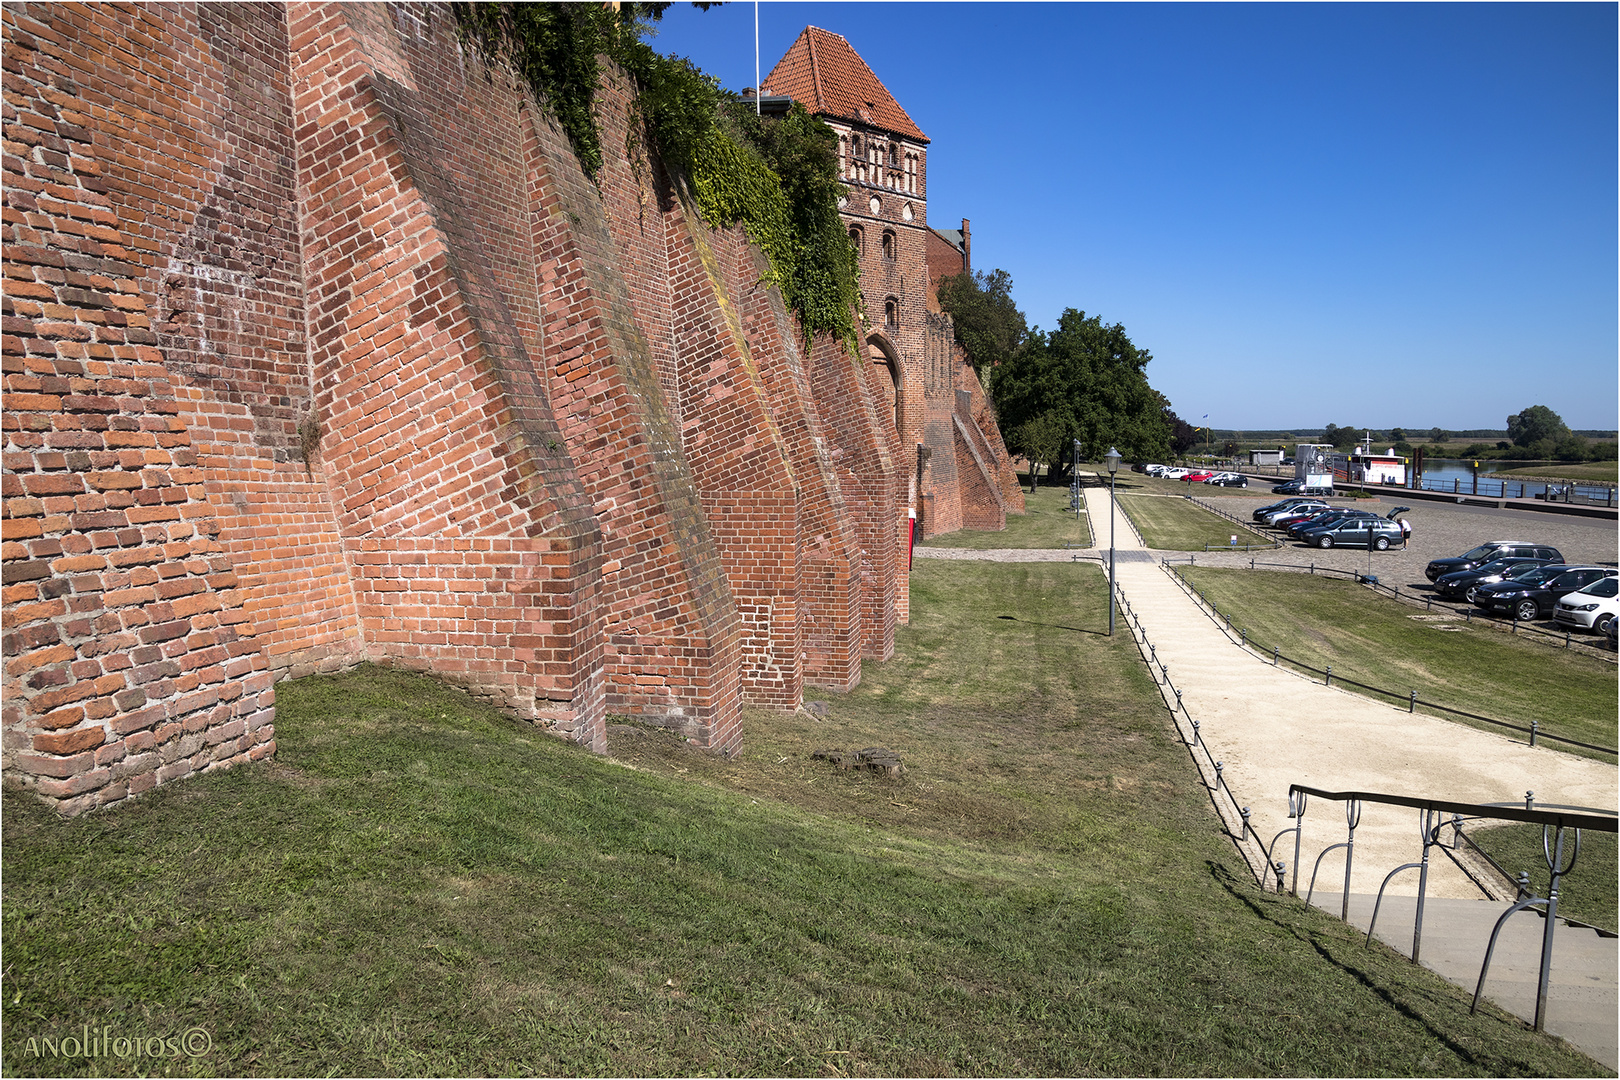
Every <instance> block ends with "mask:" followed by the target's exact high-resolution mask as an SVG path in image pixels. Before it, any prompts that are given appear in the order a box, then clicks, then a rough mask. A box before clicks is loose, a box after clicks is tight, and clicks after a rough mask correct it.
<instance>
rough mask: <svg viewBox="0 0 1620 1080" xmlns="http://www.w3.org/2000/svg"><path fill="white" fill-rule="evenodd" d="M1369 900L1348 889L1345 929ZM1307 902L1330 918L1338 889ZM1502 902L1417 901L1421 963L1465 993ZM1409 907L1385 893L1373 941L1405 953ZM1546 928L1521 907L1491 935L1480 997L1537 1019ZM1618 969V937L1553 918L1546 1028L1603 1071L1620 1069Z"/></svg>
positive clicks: (1359, 918) (1363, 922)
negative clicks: (1493, 940) (1493, 944)
mask: <svg viewBox="0 0 1620 1080" xmlns="http://www.w3.org/2000/svg"><path fill="white" fill-rule="evenodd" d="M1374 899H1375V897H1373V896H1372V895H1369V894H1364V893H1351V894H1350V924H1351V925H1352V926H1356V927H1358V928H1360V929H1361V930H1362V931H1366V929H1367V924H1368V923H1369V922H1370V921H1371V918H1372V911H1373V901H1374ZM1311 903H1312V904H1314V905H1315V906H1317V907H1320V908H1322V909H1323V910H1325V911H1328V912H1330V913H1332V914H1333V915H1334V916H1335V917H1337V916H1338V914H1339V911H1340V896H1339V894H1338V893H1321V892H1318V893H1317V894H1316V895H1315V896H1313V897H1312V898H1311ZM1508 907H1509V905H1508V904H1506V903H1503V902H1499V901H1494V900H1450V899H1436V898H1433V897H1431V898H1429V899H1428V900H1427V901H1425V902H1424V905H1423V939H1422V944H1421V947H1420V949H1419V958H1420V959H1421V961H1422V963H1423V966H1424V967H1426V968H1428V969H1430V970H1431V971H1433V972H1435V973H1436V974H1438V975H1440V976H1441V977H1442V978H1444V979H1446V980H1447V981H1449V982H1452V983H1455V984H1456V985H1458V986H1460V987H1462V988H1463V989H1464V990H1466V991H1467V992H1468V993H1469V994H1470V995H1472V994H1473V992H1474V987H1475V985H1476V984H1477V983H1478V981H1479V968H1480V964H1481V963H1483V962H1484V959H1485V948H1486V946H1487V945H1488V944H1489V943H1490V938H1491V928H1492V927H1493V926H1495V925H1496V920H1497V919H1498V918H1500V917H1501V914H1502V912H1504V911H1506V910H1507V909H1508ZM1416 911H1417V898H1416V897H1415V896H1390V895H1386V896H1385V897H1384V902H1383V905H1382V907H1380V908H1379V910H1378V929H1377V933H1376V937H1377V938H1378V940H1379V941H1382V942H1383V943H1384V944H1386V945H1388V946H1390V947H1391V948H1393V949H1395V950H1396V951H1397V952H1400V953H1402V954H1404V955H1406V956H1410V955H1412V921H1413V919H1414V917H1415V915H1416ZM1545 926H1546V922H1545V920H1543V919H1542V917H1541V915H1540V914H1539V913H1538V912H1536V911H1521V912H1519V913H1518V914H1516V915H1514V916H1513V917H1512V918H1511V919H1509V920H1508V921H1507V924H1506V925H1505V926H1503V928H1502V933H1501V935H1500V936H1499V937H1498V938H1497V939H1496V951H1495V952H1494V953H1492V955H1491V969H1490V972H1489V974H1488V975H1487V976H1486V979H1485V992H1484V994H1483V997H1484V998H1488V999H1489V1000H1490V1001H1492V1002H1494V1003H1495V1004H1496V1005H1497V1006H1499V1007H1500V1008H1502V1009H1505V1010H1506V1011H1508V1012H1510V1013H1512V1014H1513V1015H1515V1016H1517V1017H1519V1018H1521V1019H1522V1020H1524V1021H1525V1022H1526V1023H1534V1022H1535V1018H1536V979H1537V976H1538V975H1539V973H1540V970H1541V938H1542V931H1543V929H1544V928H1545ZM1617 970H1620V939H1616V938H1614V937H1611V936H1605V935H1601V934H1599V933H1598V932H1597V931H1595V930H1593V929H1591V928H1589V927H1584V926H1571V925H1570V924H1568V923H1566V922H1564V920H1562V919H1559V920H1558V927H1557V932H1556V933H1555V934H1554V935H1553V959H1552V973H1551V979H1550V980H1549V985H1548V990H1547V1019H1546V1024H1545V1027H1546V1029H1547V1031H1548V1032H1550V1033H1551V1034H1553V1035H1557V1036H1559V1037H1560V1038H1562V1039H1564V1040H1565V1041H1566V1042H1568V1043H1569V1044H1570V1045H1571V1046H1574V1047H1575V1048H1576V1049H1578V1050H1580V1051H1581V1052H1582V1053H1584V1054H1586V1055H1587V1056H1589V1057H1591V1058H1592V1059H1593V1060H1595V1061H1598V1062H1600V1063H1602V1064H1603V1065H1605V1066H1607V1067H1608V1068H1610V1069H1616V1068H1620V1045H1617V1044H1620V1039H1617V1028H1620V1021H1617V1016H1620V987H1617V980H1616V972H1617Z"/></svg>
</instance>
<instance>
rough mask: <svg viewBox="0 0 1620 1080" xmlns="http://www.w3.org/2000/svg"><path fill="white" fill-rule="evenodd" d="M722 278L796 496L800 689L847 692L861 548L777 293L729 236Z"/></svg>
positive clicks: (793, 329) (857, 634)
mask: <svg viewBox="0 0 1620 1080" xmlns="http://www.w3.org/2000/svg"><path fill="white" fill-rule="evenodd" d="M730 241H731V242H730V244H729V249H730V259H729V260H728V265H727V267H726V270H727V279H728V289H729V292H730V295H731V296H732V297H733V298H734V299H735V300H736V302H737V303H738V307H739V311H740V314H741V317H742V323H743V332H744V334H745V336H746V338H747V341H748V345H749V352H750V355H751V357H752V359H753V361H754V363H755V365H756V368H757V370H758V372H759V377H760V382H761V384H762V386H763V387H764V388H765V391H766V393H767V394H768V395H769V397H770V404H771V411H772V415H773V417H774V420H775V423H776V426H777V430H778V431H780V432H781V435H782V439H783V441H784V442H785V444H786V446H787V448H788V454H789V456H790V459H791V460H790V466H791V469H792V472H793V477H794V480H795V482H796V483H797V485H798V489H799V505H798V535H797V538H796V547H797V552H798V583H799V584H798V613H799V622H800V641H801V644H800V648H801V649H802V652H803V657H804V661H803V672H804V682H805V683H806V684H808V685H811V686H817V687H821V688H823V689H828V690H837V691H848V690H851V689H853V688H854V687H855V686H856V685H857V684H858V683H859V682H860V678H861V652H862V638H863V635H862V632H861V592H860V564H861V550H860V539H859V537H858V535H857V532H856V525H855V521H854V518H853V516H852V514H851V513H850V511H849V508H848V507H846V505H845V504H844V496H843V491H842V489H841V487H840V485H839V482H838V474H837V470H836V469H835V467H834V465H833V461H832V458H831V456H830V454H829V453H828V447H827V437H826V432H825V429H824V427H823V425H822V422H821V418H820V416H819V415H818V414H817V412H816V410H815V406H814V402H813V400H812V397H811V393H810V375H809V372H808V370H807V369H806V366H805V362H804V353H803V351H802V349H801V345H802V343H803V333H802V331H801V329H800V327H799V325H798V323H797V322H796V321H795V320H793V319H792V318H791V317H790V316H789V315H788V314H787V312H786V310H785V309H784V308H783V306H782V298H781V294H780V293H779V292H777V291H776V290H775V289H772V288H767V287H766V286H765V285H763V284H762V283H761V282H762V280H763V279H764V277H765V271H766V269H767V263H766V261H765V259H764V257H763V255H761V254H760V252H759V250H758V249H757V248H754V247H752V246H751V245H748V244H746V243H743V242H741V238H740V237H739V236H738V235H737V234H736V233H735V232H733V233H732V234H731V236H730Z"/></svg>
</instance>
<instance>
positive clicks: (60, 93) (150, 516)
mask: <svg viewBox="0 0 1620 1080" xmlns="http://www.w3.org/2000/svg"><path fill="white" fill-rule="evenodd" d="M106 14H107V12H106V11H105V9H101V8H94V7H91V8H72V9H70V8H66V7H59V6H56V5H41V6H36V5H24V4H12V5H8V6H7V7H6V8H5V11H4V14H3V18H4V28H5V44H6V52H5V56H6V59H5V64H6V96H5V104H4V112H3V120H4V127H5V140H6V142H5V163H4V167H5V240H6V247H5V296H4V349H3V353H4V378H5V391H6V394H5V409H4V422H3V431H4V438H5V458H4V464H5V473H4V543H3V555H0V559H3V567H4V609H5V621H4V634H3V652H4V658H5V668H4V673H3V676H0V690H3V697H4V706H3V723H4V741H3V748H4V764H5V768H6V771H7V772H8V774H10V775H12V776H14V777H16V778H17V779H19V780H21V781H22V782H23V783H24V784H26V785H27V786H29V787H31V788H32V789H33V790H34V791H36V792H37V793H39V794H40V795H42V796H45V797H47V798H51V799H56V800H59V801H60V805H61V806H62V808H63V809H64V810H66V811H69V812H76V811H79V810H83V809H87V808H89V807H92V806H97V805H103V804H106V803H110V802H116V801H118V800H120V799H123V798H126V797H128V796H130V795H133V794H137V793H139V792H140V791H143V790H145V789H147V788H149V787H151V786H152V785H153V784H155V783H158V782H161V781H166V780H170V779H175V778H177V777H181V776H185V775H188V774H190V773H192V772H195V771H200V770H207V769H212V768H219V767H224V766H229V765H232V764H236V763H238V762H243V761H247V760H250V759H252V758H258V757H263V756H264V755H266V754H269V753H271V752H273V751H274V749H275V743H274V727H273V726H272V724H271V720H272V719H273V717H274V708H273V702H274V693H273V691H272V690H271V689H270V684H271V678H270V674H269V672H268V670H267V664H266V660H265V656H264V652H263V648H262V646H261V644H260V642H259V641H258V640H257V638H256V635H255V633H254V629H253V626H252V623H251V622H250V620H249V619H248V617H247V615H246V613H245V611H244V609H243V602H242V597H241V594H240V593H239V591H238V589H237V584H238V582H237V578H236V575H235V573H234V570H233V566H232V561H231V557H230V555H229V554H228V553H227V552H226V551H225V550H224V549H223V548H222V547H221V545H220V544H219V542H218V540H217V536H218V533H219V528H220V527H219V521H218V518H217V516H216V514H215V513H214V508H213V507H212V506H211V505H210V503H209V502H208V499H207V496H206V490H205V489H206V482H205V474H204V472H203V470H201V469H199V468H198V467H197V455H196V452H195V450H194V449H193V447H192V445H191V439H190V437H189V433H188V431H187V427H186V423H185V421H184V419H183V418H182V412H181V408H180V405H179V403H178V402H177V400H176V397H175V394H174V390H173V386H172V384H171V380H170V375H169V372H168V371H167V370H166V369H165V367H164V359H165V358H164V355H163V353H162V351H161V350H160V349H159V348H158V337H157V334H156V333H155V332H154V331H153V329H152V322H151V319H150V316H149V304H148V302H147V299H146V298H145V297H144V296H143V295H142V294H141V292H140V289H139V285H138V280H137V279H138V278H139V277H140V276H141V267H140V264H139V260H138V258H137V257H136V256H135V254H134V249H135V245H133V244H131V243H130V242H128V241H127V240H126V237H125V234H124V231H123V224H124V219H123V218H122V217H121V216H120V214H119V213H118V212H117V204H116V201H115V199H114V198H112V197H110V194H109V187H110V185H109V183H108V182H107V180H106V179H105V173H104V169H103V153H102V151H103V149H104V144H102V143H101V142H100V140H98V138H97V132H96V130H95V127H94V121H95V119H96V111H95V110H96V106H95V103H93V102H87V101H86V100H85V99H84V98H82V97H80V96H79V92H78V87H79V86H80V85H81V84H83V83H94V82H96V81H97V79H98V73H99V70H100V66H101V65H102V64H103V63H105V62H106V58H105V56H104V55H103V54H102V53H101V52H100V51H98V50H97V49H96V48H94V47H86V46H85V44H84V43H85V41H86V40H88V41H89V42H90V43H91V44H92V46H93V45H94V43H95V42H97V41H98V40H100V39H99V38H97V36H96V33H97V32H96V27H95V21H96V20H97V19H99V18H101V17H103V16H104V15H106ZM139 29H140V28H139V27H131V28H130V30H131V33H132V34H133V35H135V36H136V44H137V45H138V44H139V38H138V31H139ZM119 40H120V41H122V40H126V39H124V38H120V39H119ZM145 92H146V93H147V95H148V100H149V102H150V103H151V104H152V105H153V106H154V107H160V106H161V105H162V104H163V100H162V95H161V93H160V92H158V91H157V90H155V89H152V88H147V89H146V91H145ZM169 164H170V165H171V167H173V168H175V169H176V170H177V171H178V170H180V169H183V167H184V164H185V163H182V162H171V163H169Z"/></svg>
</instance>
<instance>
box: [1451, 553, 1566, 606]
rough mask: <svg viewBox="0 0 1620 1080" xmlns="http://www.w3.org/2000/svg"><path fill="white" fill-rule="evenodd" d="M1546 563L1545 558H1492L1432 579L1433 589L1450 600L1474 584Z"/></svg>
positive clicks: (1485, 583)
mask: <svg viewBox="0 0 1620 1080" xmlns="http://www.w3.org/2000/svg"><path fill="white" fill-rule="evenodd" d="M1546 565H1548V563H1547V561H1546V560H1545V559H1492V560H1491V561H1490V562H1488V563H1484V564H1483V565H1480V566H1476V567H1474V569H1472V570H1453V571H1452V572H1451V573H1449V574H1441V575H1440V576H1439V577H1437V578H1435V579H1434V591H1435V592H1437V593H1439V594H1440V595H1441V596H1444V597H1446V598H1447V599H1451V600H1460V599H1462V598H1463V597H1465V596H1467V595H1468V590H1469V589H1471V588H1473V587H1474V586H1475V585H1491V584H1494V583H1496V582H1498V581H1501V580H1502V579H1503V578H1510V577H1516V576H1517V575H1518V574H1520V573H1522V572H1523V571H1525V570H1533V569H1535V568H1536V567H1538V566H1546Z"/></svg>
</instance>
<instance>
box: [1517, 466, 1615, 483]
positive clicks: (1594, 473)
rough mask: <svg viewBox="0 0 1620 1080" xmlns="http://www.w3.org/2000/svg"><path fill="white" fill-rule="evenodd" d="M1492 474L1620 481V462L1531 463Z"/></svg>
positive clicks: (1534, 478)
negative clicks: (1576, 463) (1523, 466)
mask: <svg viewBox="0 0 1620 1080" xmlns="http://www.w3.org/2000/svg"><path fill="white" fill-rule="evenodd" d="M1491 475H1492V476H1508V477H1512V478H1513V479H1515V480H1538V479H1547V480H1589V481H1591V482H1593V483H1597V484H1615V483H1620V462H1614V461H1589V462H1584V463H1581V464H1578V465H1546V464H1542V465H1530V466H1526V467H1525V468H1522V469H1498V470H1496V472H1494V473H1492V474H1491Z"/></svg>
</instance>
